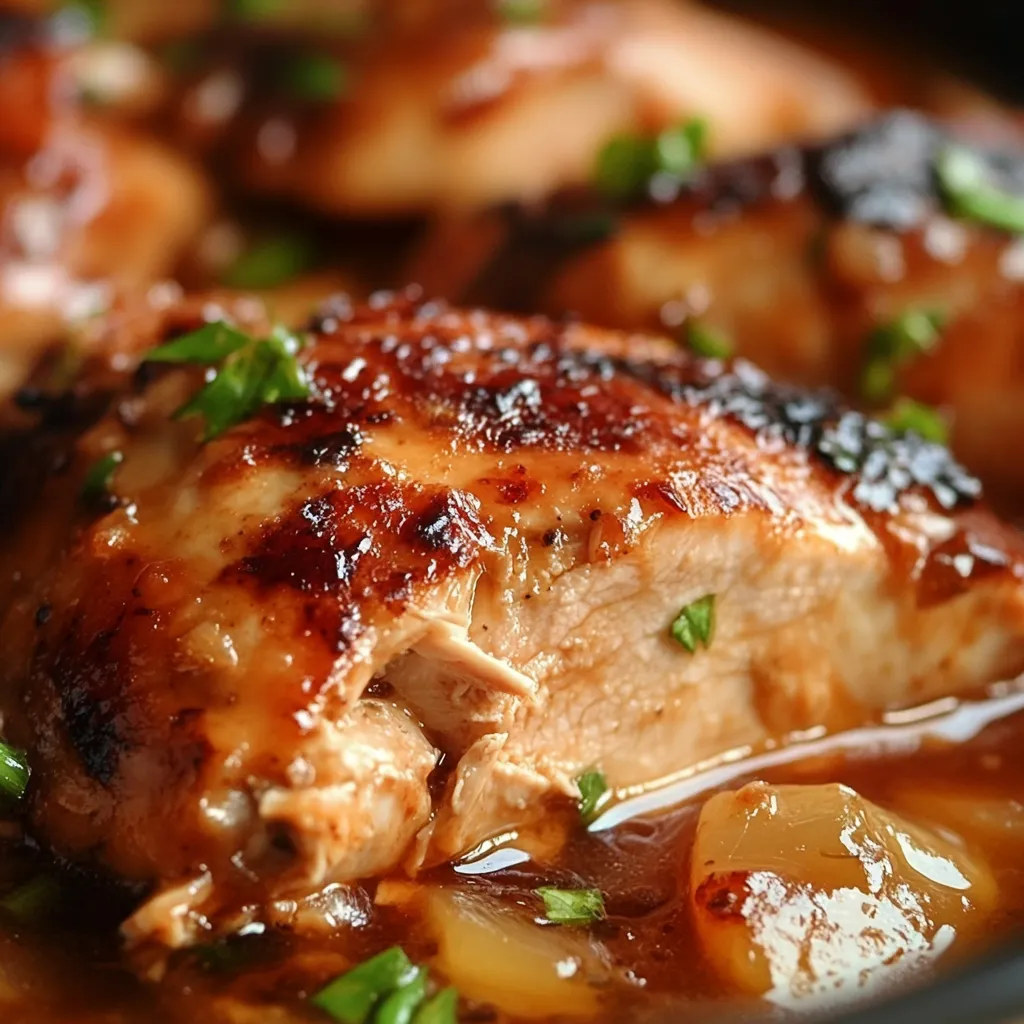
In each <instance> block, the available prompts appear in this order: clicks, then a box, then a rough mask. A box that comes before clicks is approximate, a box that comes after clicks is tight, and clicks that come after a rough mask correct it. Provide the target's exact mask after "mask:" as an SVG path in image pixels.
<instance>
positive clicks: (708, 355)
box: [686, 320, 734, 359]
mask: <svg viewBox="0 0 1024 1024" xmlns="http://www.w3.org/2000/svg"><path fill="white" fill-rule="evenodd" d="M686 344H687V345H689V347H690V351H691V352H693V353H695V354H696V355H698V356H702V357H703V358H704V359H728V358H729V357H730V356H731V355H732V354H733V351H734V346H733V343H732V340H731V339H730V338H729V337H728V336H726V335H725V334H723V333H722V332H721V331H717V330H715V328H714V327H708V326H707V325H706V324H702V323H699V322H698V321H696V320H688V321H687V323H686Z"/></svg>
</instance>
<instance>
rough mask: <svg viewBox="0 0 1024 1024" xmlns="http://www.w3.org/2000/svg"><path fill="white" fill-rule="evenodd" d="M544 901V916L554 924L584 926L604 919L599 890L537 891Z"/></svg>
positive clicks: (601, 897) (547, 889) (544, 889)
mask: <svg viewBox="0 0 1024 1024" xmlns="http://www.w3.org/2000/svg"><path fill="white" fill-rule="evenodd" d="M537 895H538V896H539V897H540V898H541V899H542V900H543V901H544V916H545V917H547V919H548V920H549V921H553V922H554V923H555V924H569V925H586V924H591V923H592V922H593V921H599V920H600V919H601V918H602V917H604V897H603V896H602V895H601V891H600V890H599V889H556V888H554V887H552V886H544V887H543V888H541V889H538V890H537Z"/></svg>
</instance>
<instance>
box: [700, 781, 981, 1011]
mask: <svg viewBox="0 0 1024 1024" xmlns="http://www.w3.org/2000/svg"><path fill="white" fill-rule="evenodd" d="M690 884H691V890H690V892H691V895H690V899H691V903H692V909H693V915H694V920H695V922H696V927H697V931H698V934H699V936H700V939H701V942H702V944H703V946H704V949H705V950H706V953H707V956H708V958H709V960H710V961H711V963H712V964H714V966H715V968H716V969H717V970H718V972H719V973H720V974H721V975H722V976H723V977H724V978H725V979H727V980H729V981H730V982H732V983H733V984H735V985H736V986H738V987H739V988H741V989H743V990H744V991H746V992H749V993H751V994H757V995H765V996H766V997H767V998H769V999H771V1000H772V1001H774V1002H779V1003H791V1002H793V1001H796V1000H800V999H803V998H806V997H809V996H810V997H815V998H816V1000H823V999H826V997H827V999H828V1000H832V999H838V1000H842V999H845V998H849V997H850V996H853V995H856V994H858V993H859V992H862V991H863V990H865V989H866V988H869V987H870V988H875V987H877V986H879V985H884V984H887V983H890V982H892V981H895V980H896V979H897V978H898V977H900V976H902V975H903V974H905V973H906V972H907V971H908V970H911V969H914V968H916V967H920V966H922V965H923V964H924V963H926V962H927V961H929V960H930V959H933V958H934V957H936V956H937V955H939V954H940V953H941V952H942V951H943V950H945V949H947V948H948V947H949V945H950V944H951V943H952V942H953V940H954V939H955V938H956V936H957V935H958V934H959V933H961V932H962V931H964V930H966V929H969V928H973V927H977V926H978V925H979V924H980V923H981V922H982V920H983V919H984V916H985V911H988V910H990V909H992V907H993V906H994V905H995V902H996V896H997V894H996V886H995V882H994V880H993V878H992V875H991V873H990V871H989V870H988V868H987V867H986V866H985V865H984V864H983V863H982V862H980V861H979V860H978V859H976V858H975V857H973V856H971V855H970V854H968V853H967V852H966V851H965V850H963V849H962V848H960V847H959V846H957V845H955V844H954V843H953V842H951V841H949V840H948V839H945V838H943V837H942V836H940V835H937V834H935V833H933V832H930V831H928V830H927V829H924V828H921V827H918V826H916V825H912V824H910V823H908V822H907V821H905V820H903V819H901V818H900V817H898V816H897V815H895V814H891V813H890V812H888V811H885V810H883V809H882V808H880V807H877V806H876V805H874V804H872V803H870V802H869V801H867V800H865V799H864V798H863V797H861V796H859V795H858V794H857V793H856V792H854V791H853V790H852V789H849V788H847V787H845V786H840V785H822V786H770V785H767V784H765V783H751V784H750V785H747V786H744V787H743V788H742V789H740V790H737V791H734V792H727V793H719V794H717V795H716V796H714V797H712V798H711V799H710V800H709V801H708V802H707V803H706V804H705V805H704V808H703V809H702V811H701V816H700V821H699V823H698V827H697V836H696V840H695V842H694V847H693V855H692V861H691V868H690Z"/></svg>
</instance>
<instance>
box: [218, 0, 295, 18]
mask: <svg viewBox="0 0 1024 1024" xmlns="http://www.w3.org/2000/svg"><path fill="white" fill-rule="evenodd" d="M286 2H287V0H227V11H228V14H229V15H233V16H234V17H236V18H265V17H266V16H267V15H268V14H278V13H280V11H281V10H282V9H283V8H284V5H285V3H286Z"/></svg>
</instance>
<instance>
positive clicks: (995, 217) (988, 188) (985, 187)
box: [935, 146, 1024, 234]
mask: <svg viewBox="0 0 1024 1024" xmlns="http://www.w3.org/2000/svg"><path fill="white" fill-rule="evenodd" d="M935 175H936V177H937V178H938V182H939V188H940V189H941V190H942V196H943V199H944V200H945V202H946V207H947V209H948V210H949V212H950V213H952V214H953V215H954V216H956V217H965V218H967V219H969V220H975V221H978V222H980V223H982V224H988V225H990V226H992V227H994V228H1000V229H1001V230H1003V231H1011V232H1013V233H1015V234H1024V196H1020V195H1011V194H1010V193H1008V192H1004V191H1003V190H1002V189H999V188H997V187H996V186H995V185H993V184H992V183H991V182H990V181H989V180H988V179H987V176H986V173H985V164H984V162H983V161H982V160H981V159H980V158H979V157H977V156H975V154H973V153H972V152H971V151H970V150H968V149H964V148H963V147H961V146H947V147H946V148H945V149H943V150H942V151H941V152H940V153H939V155H938V156H937V157H936V160H935Z"/></svg>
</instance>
